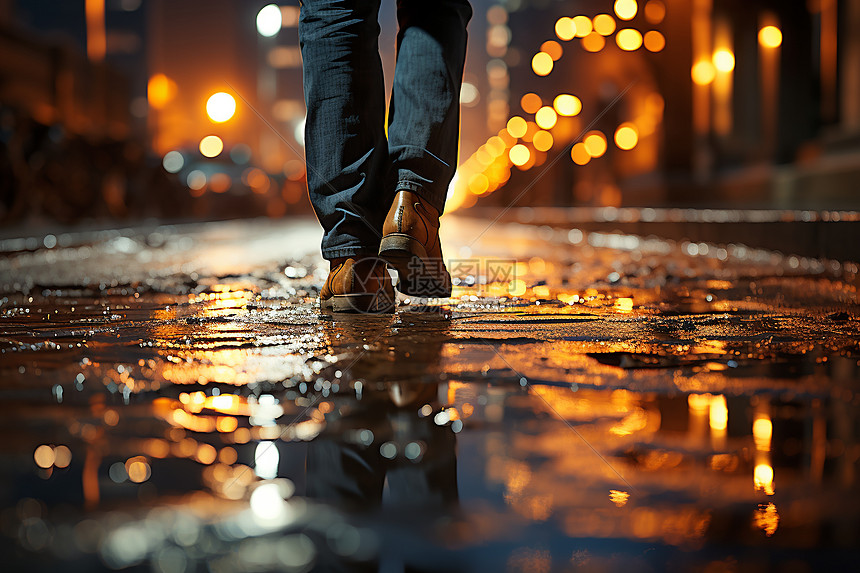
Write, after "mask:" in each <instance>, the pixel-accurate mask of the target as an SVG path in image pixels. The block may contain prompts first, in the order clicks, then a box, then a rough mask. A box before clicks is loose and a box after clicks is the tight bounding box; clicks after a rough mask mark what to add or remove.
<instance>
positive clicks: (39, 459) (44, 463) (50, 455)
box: [33, 445, 54, 469]
mask: <svg viewBox="0 0 860 573" xmlns="http://www.w3.org/2000/svg"><path fill="white" fill-rule="evenodd" d="M33 460H34V461H35V462H36V465H37V466H39V467H40V468H42V469H48V468H49V467H51V466H52V465H54V448H52V447H51V446H44V445H43V446H39V447H38V448H36V451H35V452H33Z"/></svg>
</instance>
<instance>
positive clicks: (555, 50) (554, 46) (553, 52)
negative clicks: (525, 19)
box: [540, 40, 563, 62]
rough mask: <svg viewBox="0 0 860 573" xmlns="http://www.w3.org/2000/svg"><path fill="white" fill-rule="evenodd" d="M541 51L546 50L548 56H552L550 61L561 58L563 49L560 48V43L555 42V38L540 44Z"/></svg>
mask: <svg viewBox="0 0 860 573" xmlns="http://www.w3.org/2000/svg"><path fill="white" fill-rule="evenodd" d="M540 50H541V52H546V53H547V54H549V57H550V58H552V61H554V62H556V61H558V60H559V58H561V56H562V53H563V50H562V49H561V44H559V43H558V42H556V41H555V40H547V41H546V42H544V43H543V44H541V46H540Z"/></svg>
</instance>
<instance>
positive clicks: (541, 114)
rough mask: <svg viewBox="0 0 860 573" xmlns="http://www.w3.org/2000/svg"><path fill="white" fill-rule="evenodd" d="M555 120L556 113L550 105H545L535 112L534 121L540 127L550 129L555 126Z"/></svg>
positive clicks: (556, 118)
mask: <svg viewBox="0 0 860 573" xmlns="http://www.w3.org/2000/svg"><path fill="white" fill-rule="evenodd" d="M557 121H558V114H556V113H555V110H554V109H553V108H552V106H548V105H546V106H544V107H542V108H540V109H539V110H538V111H537V113H536V114H535V123H537V124H538V126H539V127H540V128H541V129H552V128H553V127H555V124H556V122H557Z"/></svg>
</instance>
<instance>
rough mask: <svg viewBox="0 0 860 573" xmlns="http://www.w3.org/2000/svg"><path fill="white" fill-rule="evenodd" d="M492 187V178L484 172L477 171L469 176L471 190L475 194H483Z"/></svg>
mask: <svg viewBox="0 0 860 573" xmlns="http://www.w3.org/2000/svg"><path fill="white" fill-rule="evenodd" d="M489 188H490V180H489V179H488V178H487V176H486V175H484V174H483V173H476V174H474V175H472V176H471V177H470V178H469V192H470V193H472V194H473V195H483V194H484V193H486V192H487V190H488V189H489Z"/></svg>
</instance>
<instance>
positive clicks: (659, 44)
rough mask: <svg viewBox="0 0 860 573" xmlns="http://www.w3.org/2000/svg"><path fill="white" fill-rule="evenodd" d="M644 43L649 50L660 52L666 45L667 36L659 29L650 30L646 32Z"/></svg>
mask: <svg viewBox="0 0 860 573" xmlns="http://www.w3.org/2000/svg"><path fill="white" fill-rule="evenodd" d="M643 43H644V44H645V49H646V50H648V51H649V52H659V51H661V50H662V49H663V48H665V47H666V38H665V36H663V34H661V33H660V32H658V31H657V30H650V31H648V32H645V38H644V39H643Z"/></svg>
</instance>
